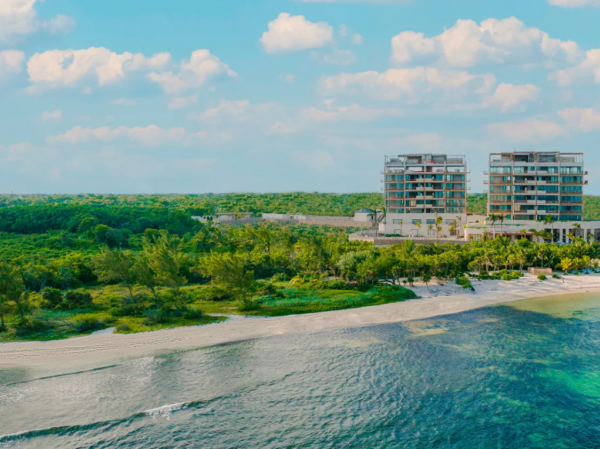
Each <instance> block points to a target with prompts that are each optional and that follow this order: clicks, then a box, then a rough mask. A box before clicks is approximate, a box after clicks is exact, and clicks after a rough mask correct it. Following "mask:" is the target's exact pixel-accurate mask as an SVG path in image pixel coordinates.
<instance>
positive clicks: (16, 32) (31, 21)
mask: <svg viewBox="0 0 600 449" xmlns="http://www.w3.org/2000/svg"><path fill="white" fill-rule="evenodd" d="M40 1H43V0H40ZM35 4H36V0H0V42H14V41H15V40H17V39H19V38H21V37H24V36H27V35H31V34H34V33H36V32H38V31H39V30H46V31H47V32H49V33H51V34H57V33H63V32H68V31H70V30H71V29H73V27H74V26H75V21H74V20H73V19H71V18H70V17H67V16H64V15H59V16H56V17H54V18H52V19H49V20H41V19H39V18H38V15H37V11H36V9H35Z"/></svg>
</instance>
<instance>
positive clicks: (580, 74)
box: [550, 48, 600, 86]
mask: <svg viewBox="0 0 600 449" xmlns="http://www.w3.org/2000/svg"><path fill="white" fill-rule="evenodd" d="M550 79H554V80H556V82H557V84H558V85H559V86H568V85H570V84H573V83H574V82H575V81H577V80H585V79H593V80H594V82H595V83H596V84H600V48H597V49H594V50H588V51H587V52H586V56H585V59H584V60H583V61H582V62H581V63H580V64H578V65H576V66H574V67H569V68H567V69H564V70H558V71H556V72H555V73H553V74H551V75H550Z"/></svg>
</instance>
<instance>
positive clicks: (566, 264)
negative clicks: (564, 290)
mask: <svg viewBox="0 0 600 449" xmlns="http://www.w3.org/2000/svg"><path fill="white" fill-rule="evenodd" d="M560 267H561V268H562V270H563V273H565V274H569V271H571V270H572V269H573V259H569V258H568V257H565V258H564V259H563V260H561V261H560Z"/></svg>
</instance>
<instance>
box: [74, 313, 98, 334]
mask: <svg viewBox="0 0 600 449" xmlns="http://www.w3.org/2000/svg"><path fill="white" fill-rule="evenodd" d="M71 323H72V324H73V326H74V327H75V330H76V331H77V332H80V333H85V332H93V331H96V330H100V329H104V328H105V327H106V323H105V322H104V321H103V320H102V319H101V318H100V317H98V315H93V314H91V313H90V314H86V315H78V316H76V317H74V318H73V319H72V320H71Z"/></svg>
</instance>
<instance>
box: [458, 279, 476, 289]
mask: <svg viewBox="0 0 600 449" xmlns="http://www.w3.org/2000/svg"><path fill="white" fill-rule="evenodd" d="M456 284H457V285H460V286H461V287H462V288H464V289H473V283H472V282H471V281H470V280H469V278H468V277H466V276H459V277H457V278H456Z"/></svg>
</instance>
